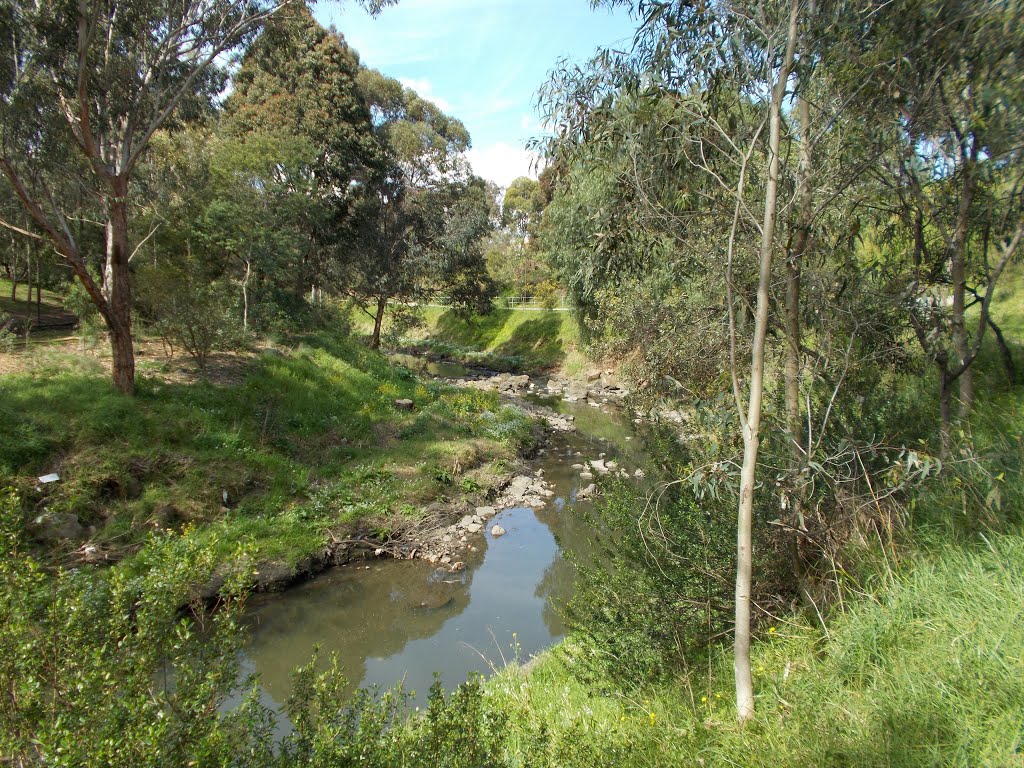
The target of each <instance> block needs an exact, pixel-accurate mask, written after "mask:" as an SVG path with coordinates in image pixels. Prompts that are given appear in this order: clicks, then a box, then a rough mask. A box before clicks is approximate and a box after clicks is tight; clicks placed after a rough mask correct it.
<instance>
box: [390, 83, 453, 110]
mask: <svg viewBox="0 0 1024 768" xmlns="http://www.w3.org/2000/svg"><path fill="white" fill-rule="evenodd" d="M398 82H400V83H401V84H402V85H404V86H405V87H406V88H412V89H413V90H414V91H416V93H418V94H419V95H420V96H422V97H423V98H424V99H429V100H430V101H432V102H434V103H435V104H436V105H437V106H438V109H440V110H441V111H442V112H448V113H451V111H452V105H451V104H449V103H448V102H447V101H445V100H444V99H442V98H441V97H440V96H438V95H436V94H435V93H434V86H433V84H432V83H431V82H430V81H429V80H427V79H426V78H421V79H419V80H416V79H414V78H411V77H400V78H398Z"/></svg>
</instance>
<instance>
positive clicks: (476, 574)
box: [243, 397, 645, 712]
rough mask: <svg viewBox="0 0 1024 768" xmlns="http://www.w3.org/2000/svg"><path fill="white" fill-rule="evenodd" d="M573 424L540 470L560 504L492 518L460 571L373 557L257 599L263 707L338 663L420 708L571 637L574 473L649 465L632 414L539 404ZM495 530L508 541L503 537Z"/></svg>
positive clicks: (541, 460) (581, 549)
mask: <svg viewBox="0 0 1024 768" xmlns="http://www.w3.org/2000/svg"><path fill="white" fill-rule="evenodd" d="M531 399H532V400H534V402H539V403H541V404H544V405H548V406H550V407H552V408H554V409H555V410H557V411H559V412H561V413H564V414H571V415H573V416H574V417H575V424H576V426H577V432H575V433H556V434H554V435H552V436H551V439H550V442H549V444H548V446H547V447H546V449H545V451H544V453H543V454H542V455H540V456H539V457H538V458H537V460H535V461H534V462H532V466H533V468H534V469H535V470H536V469H543V470H544V476H545V479H546V480H547V481H548V483H549V485H550V488H551V490H553V491H554V492H555V495H554V496H553V497H552V498H550V499H548V503H547V505H546V506H545V507H543V508H542V509H539V510H534V509H531V508H529V507H513V508H510V509H505V510H503V511H500V512H499V513H498V515H497V516H496V517H494V518H493V519H492V520H491V521H488V523H487V525H486V526H485V531H484V532H482V533H481V534H478V535H477V537H476V541H475V542H473V543H474V544H475V546H476V547H477V551H476V552H472V551H468V552H466V553H465V554H466V557H465V562H466V568H465V569H464V570H462V571H458V572H455V573H451V572H449V571H448V569H447V568H444V567H439V566H434V565H431V564H430V563H428V562H426V561H422V560H390V559H383V558H379V559H372V560H362V561H355V562H353V563H350V564H348V565H345V566H340V567H337V568H333V569H331V570H329V571H326V572H325V573H323V574H321V575H320V576H318V577H316V578H314V579H312V580H310V581H308V582H306V583H304V584H301V585H299V586H297V587H294V588H292V589H289V590H287V591H285V592H281V593H269V594H262V595H255V596H253V598H252V599H251V601H250V604H249V608H248V614H247V625H248V639H247V644H246V648H245V652H244V654H245V655H244V659H243V668H244V671H246V672H249V673H253V672H255V673H258V675H259V680H260V685H261V696H262V698H263V700H264V703H265V704H267V705H269V706H271V707H272V708H274V709H275V710H277V711H279V712H280V711H281V705H282V704H283V703H284V701H285V700H286V698H287V696H288V695H289V693H290V691H291V677H290V676H291V672H292V670H293V669H294V668H295V667H296V666H298V665H300V664H305V663H307V662H308V661H309V659H310V656H311V655H312V653H313V651H314V648H315V647H317V646H319V648H320V655H321V658H326V657H327V656H328V655H330V654H335V655H336V656H337V658H338V660H339V662H340V666H341V668H342V671H343V672H344V674H345V676H346V678H347V679H348V680H349V684H350V686H351V688H352V689H353V690H354V689H355V688H356V687H373V686H380V687H381V688H387V687H391V686H394V685H395V684H396V683H399V682H401V683H402V685H403V686H404V688H405V689H406V690H407V691H415V692H416V694H415V696H414V698H415V700H416V703H417V704H422V703H423V701H425V699H426V695H427V692H428V690H429V688H430V685H431V683H432V682H433V679H434V675H435V674H437V675H438V676H439V678H440V680H441V682H442V684H443V685H444V686H445V688H446V689H449V690H451V689H452V688H454V687H455V686H457V685H458V684H459V683H461V682H464V681H465V680H466V677H467V675H469V674H470V673H473V672H481V673H484V674H488V673H490V672H491V671H494V670H497V669H500V668H501V667H502V666H504V665H505V664H506V663H507V662H509V661H512V660H516V661H519V662H521V663H522V662H525V661H527V660H528V659H529V658H530V657H532V656H533V655H535V654H536V653H538V652H540V651H542V650H544V649H545V648H548V647H549V646H551V645H553V644H554V643H556V642H558V641H559V640H560V639H561V638H562V636H563V635H564V632H565V627H564V625H563V623H562V620H561V618H560V615H559V610H558V609H559V607H560V606H561V605H563V604H564V603H565V601H566V600H568V599H569V598H570V597H571V595H572V590H573V584H574V580H575V571H574V567H573V566H572V564H571V562H570V560H569V559H567V557H566V555H567V553H570V552H571V553H574V554H575V555H577V556H578V557H581V558H586V556H587V551H588V539H589V533H590V532H589V528H588V526H587V525H586V524H585V522H584V521H583V520H582V519H581V517H580V516H579V515H578V514H575V513H574V510H573V507H580V508H582V509H586V508H587V507H588V506H589V505H590V502H589V501H583V500H577V499H576V493H577V491H578V490H579V489H580V488H581V487H584V486H586V485H589V484H590V482H591V481H589V480H586V481H584V480H581V479H580V477H579V470H576V469H573V468H572V465H573V464H580V463H585V462H586V461H587V460H589V459H597V458H598V457H599V455H600V454H606V455H607V458H609V459H611V458H615V459H617V460H618V462H619V464H620V466H621V467H623V468H625V469H626V470H627V471H629V472H632V471H633V470H635V469H636V468H638V467H640V466H642V465H643V464H644V463H645V457H644V455H643V452H642V447H641V445H640V441H639V438H638V437H637V436H635V434H634V428H633V424H632V422H631V421H630V420H629V418H628V417H627V415H626V414H624V413H622V412H620V411H618V410H617V409H614V408H610V407H602V408H595V407H593V406H590V405H588V404H587V403H586V402H585V401H582V402H576V403H570V402H564V401H562V400H561V399H560V398H559V399H541V398H536V397H531ZM495 524H498V525H501V527H503V528H504V529H505V530H506V531H507V533H506V534H505V535H503V536H500V537H498V538H495V537H493V536H492V535H491V533H490V529H491V527H492V526H493V525H495Z"/></svg>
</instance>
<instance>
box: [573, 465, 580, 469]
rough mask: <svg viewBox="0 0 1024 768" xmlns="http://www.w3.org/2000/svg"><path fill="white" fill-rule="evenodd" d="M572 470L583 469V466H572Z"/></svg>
mask: <svg viewBox="0 0 1024 768" xmlns="http://www.w3.org/2000/svg"><path fill="white" fill-rule="evenodd" d="M572 468H573V469H583V465H582V464H573V465H572Z"/></svg>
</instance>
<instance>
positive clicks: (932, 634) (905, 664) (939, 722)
mask: <svg viewBox="0 0 1024 768" xmlns="http://www.w3.org/2000/svg"><path fill="white" fill-rule="evenodd" d="M935 544H936V546H935V547H934V548H933V549H931V551H929V552H928V553H926V554H921V553H919V554H917V555H915V556H913V557H911V558H908V559H907V560H905V561H904V563H903V564H902V566H901V567H900V568H899V569H898V570H896V571H891V570H888V568H886V567H885V566H883V567H882V569H881V570H880V571H878V572H876V576H877V580H876V581H875V582H874V586H873V588H871V589H870V590H868V591H865V590H863V589H862V590H861V591H860V593H859V594H858V595H853V594H850V595H848V598H849V602H847V603H846V609H845V610H844V611H843V612H842V613H840V614H838V615H836V616H835V617H834V618H833V619H831V620H829V621H828V623H827V633H826V632H824V631H822V628H821V626H820V624H818V623H817V620H816V619H813V622H814V623H813V624H808V623H806V622H805V621H803V620H802V619H800V618H798V617H795V616H789V615H787V616H783V617H781V619H780V620H778V621H776V620H771V622H770V624H769V626H768V627H767V628H763V629H762V631H761V638H760V640H759V641H758V642H757V643H755V646H754V648H753V653H752V657H753V658H752V663H753V668H754V673H755V674H754V683H755V691H756V695H757V707H758V709H757V713H756V715H755V717H754V719H753V720H752V721H750V722H749V723H747V724H745V725H744V726H738V725H737V724H736V723H735V714H734V711H733V705H732V690H731V689H732V676H733V670H732V663H731V661H732V660H731V657H730V654H728V652H727V649H725V648H715V649H712V651H711V653H710V656H709V657H706V658H698V659H695V663H694V664H693V665H692V666H691V667H690V669H689V672H688V674H686V675H684V676H681V677H679V678H677V679H676V680H675V681H673V682H670V683H667V684H655V685H651V684H648V683H646V682H643V683H641V684H639V685H637V686H635V687H621V686H619V685H618V684H616V683H606V684H605V685H606V686H607V689H608V690H607V692H604V693H602V692H601V688H600V687H599V684H595V683H593V682H591V681H590V680H589V679H588V678H587V677H582V678H581V676H580V655H581V652H580V650H579V649H578V648H577V646H576V644H575V643H574V642H573V641H571V640H570V641H569V642H568V643H567V644H566V645H565V647H564V649H560V650H556V651H554V652H551V653H549V654H547V655H546V656H545V657H543V658H542V659H541V660H540V661H539V662H538V663H537V664H536V665H535V666H534V667H533V668H532V669H531V671H530V674H529V676H523V675H522V673H520V672H519V671H518V670H516V669H515V668H512V669H511V670H509V671H507V672H505V673H503V674H502V675H500V676H499V677H498V678H497V679H496V680H494V681H493V682H492V684H491V691H492V695H493V701H494V706H496V707H499V708H501V709H502V710H504V711H505V712H507V713H508V715H509V726H508V728H507V737H508V747H507V749H508V753H509V754H510V755H512V756H513V759H512V760H511V761H510V762H511V764H512V765H523V766H525V765H537V764H555V763H556V762H557V764H558V765H566V766H581V767H582V766H591V765H621V764H624V762H628V763H629V764H633V765H693V764H700V762H701V761H703V762H704V764H706V765H739V766H779V765H791V766H807V767H808V768H811V766H822V765H842V766H906V767H907V768H910V767H911V766H922V765H934V766H940V765H957V766H970V765H1011V764H1012V761H1013V760H1014V759H1015V758H1016V755H1017V754H1018V753H1019V750H1020V745H1021V743H1022V741H1024V730H1022V725H1021V721H1020V717H1019V712H1020V710H1021V708H1022V707H1024V698H1022V693H1021V691H1022V690H1024V687H1022V686H1024V667H1022V666H1021V665H1020V663H1019V659H1020V657H1021V654H1022V653H1024V632H1022V630H1021V627H1022V626H1024V624H1022V622H1021V619H1022V608H1021V606H1022V605H1024V602H1022V601H1024V579H1022V577H1021V573H1022V571H1021V564H1022V563H1024V537H1021V536H1020V535H1019V534H1015V535H1008V536H1000V535H993V536H988V537H986V539H985V540H980V539H979V540H976V541H974V542H971V543H965V542H963V541H960V542H956V541H952V540H950V539H948V538H943V539H941V540H939V541H936V542H935ZM538 734H543V735H544V738H543V739H542V740H539V741H538ZM559 746H561V749H559V750H558V751H557V752H556V751H555V749H556V748H557V747H559ZM623 754H626V755H628V758H627V759H625V760H623V758H622V755H623ZM556 756H557V758H556ZM595 756H596V758H595Z"/></svg>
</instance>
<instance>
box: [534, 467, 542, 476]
mask: <svg viewBox="0 0 1024 768" xmlns="http://www.w3.org/2000/svg"><path fill="white" fill-rule="evenodd" d="M533 475H534V477H544V470H543V469H538V470H537V471H536V472H534V473H533Z"/></svg>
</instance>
